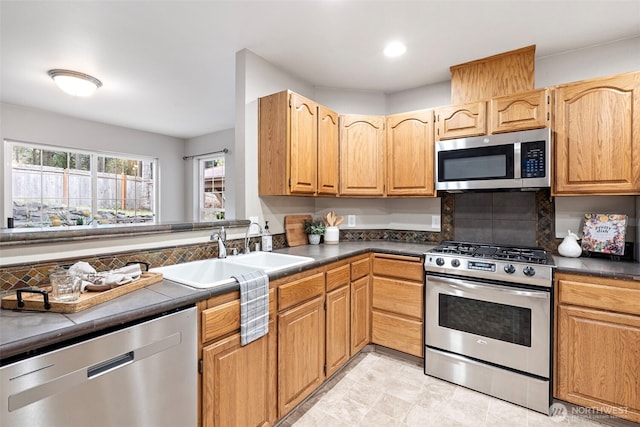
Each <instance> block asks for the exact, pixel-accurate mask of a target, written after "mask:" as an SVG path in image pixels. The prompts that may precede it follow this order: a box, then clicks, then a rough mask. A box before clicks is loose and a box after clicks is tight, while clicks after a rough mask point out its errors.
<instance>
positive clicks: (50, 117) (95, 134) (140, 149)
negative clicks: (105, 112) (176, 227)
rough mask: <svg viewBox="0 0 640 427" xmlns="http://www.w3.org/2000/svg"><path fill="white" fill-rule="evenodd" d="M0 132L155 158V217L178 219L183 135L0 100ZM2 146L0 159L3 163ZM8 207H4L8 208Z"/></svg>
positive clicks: (29, 139)
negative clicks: (157, 210) (157, 214)
mask: <svg viewBox="0 0 640 427" xmlns="http://www.w3.org/2000/svg"><path fill="white" fill-rule="evenodd" d="M0 117H1V124H2V126H1V129H0V137H1V138H2V139H3V140H4V139H12V140H16V141H23V142H33V143H41V144H50V145H56V146H62V147H71V148H82V149H89V150H107V151H109V152H112V153H123V154H138V155H142V156H149V157H155V158H157V159H158V167H159V171H160V174H159V182H160V189H161V192H160V195H159V199H160V203H159V205H160V220H161V221H162V222H171V221H180V222H182V221H184V212H183V205H184V197H183V195H184V166H183V160H182V156H183V155H184V141H183V140H182V139H179V138H173V137H170V136H165V135H160V134H156V133H151V132H143V131H138V130H134V129H129V128H124V127H120V126H112V125H107V124H104V123H98V122H93V121H89V120H83V119H77V118H74V117H70V116H65V115H61V114H55V113H51V112H49V111H44V110H38V109H34V108H27V107H22V106H17V105H12V104H5V103H0ZM5 160H6V161H7V162H9V161H10V159H4V149H2V150H0V161H2V163H1V164H4V162H5ZM2 187H3V188H2V189H0V191H2V194H3V196H2V197H1V198H0V203H1V205H0V209H1V212H2V213H3V219H2V224H3V225H5V224H6V223H7V220H6V216H5V215H4V212H5V204H8V203H10V200H9V201H8V200H7V198H8V197H7V195H5V194H4V185H3V186H2ZM9 209H10V208H9Z"/></svg>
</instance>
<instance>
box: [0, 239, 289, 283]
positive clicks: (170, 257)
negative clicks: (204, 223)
mask: <svg viewBox="0 0 640 427" xmlns="http://www.w3.org/2000/svg"><path fill="white" fill-rule="evenodd" d="M256 242H260V237H253V238H251V240H250V245H251V247H254V245H255V243H256ZM284 247H286V239H285V235H284V234H275V235H274V236H273V248H274V249H281V248H284ZM227 248H228V249H232V248H237V249H238V252H242V251H243V250H244V239H236V240H229V241H228V242H227ZM217 255H218V245H217V243H215V242H212V243H204V244H194V245H186V246H172V247H167V248H158V249H150V250H146V251H136V252H120V253H115V254H109V255H103V256H97V257H81V258H67V259H62V260H58V261H55V262H45V263H41V264H27V265H15V266H7V267H2V268H0V294H4V293H7V292H9V291H14V290H16V289H20V288H26V287H30V286H33V287H42V286H46V285H48V284H49V270H51V269H53V268H55V267H57V266H61V265H73V264H75V263H76V262H78V261H86V262H88V263H89V264H91V266H92V267H93V268H95V269H96V270H97V271H108V270H114V269H116V268H120V267H123V266H124V265H125V264H126V263H128V262H136V261H142V262H147V263H149V265H150V267H151V268H154V267H162V266H165V265H173V264H180V263H183V262H189V261H198V260H201V259H209V258H215V257H216V256H217Z"/></svg>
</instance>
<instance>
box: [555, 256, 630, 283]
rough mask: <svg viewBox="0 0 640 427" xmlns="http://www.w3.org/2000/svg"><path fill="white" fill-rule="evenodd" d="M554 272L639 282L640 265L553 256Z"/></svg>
mask: <svg viewBox="0 0 640 427" xmlns="http://www.w3.org/2000/svg"><path fill="white" fill-rule="evenodd" d="M553 260H554V261H555V263H556V271H558V272H561V273H575V274H585V275H588V276H599V277H611V278H615V279H627V280H640V263H638V262H631V261H611V260H610V259H606V258H586V257H580V258H565V257H563V256H560V255H554V256H553Z"/></svg>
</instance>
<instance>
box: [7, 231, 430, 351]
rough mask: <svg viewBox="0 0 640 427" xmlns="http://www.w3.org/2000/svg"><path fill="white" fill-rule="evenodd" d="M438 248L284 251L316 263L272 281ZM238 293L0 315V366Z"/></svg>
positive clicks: (194, 293) (349, 246)
mask: <svg viewBox="0 0 640 427" xmlns="http://www.w3.org/2000/svg"><path fill="white" fill-rule="evenodd" d="M433 246H434V245H424V244H413V243H394V242H387V241H376V242H353V243H351V242H341V243H340V244H338V245H317V246H314V245H307V246H298V247H293V248H285V249H281V250H277V251H275V252H279V253H288V254H294V255H303V256H309V257H312V258H314V259H315V261H314V262H312V263H309V264H306V265H304V266H301V267H294V268H290V269H287V270H282V271H280V272H277V273H274V274H270V275H269V278H270V279H271V280H275V279H277V278H280V277H283V276H286V275H290V274H294V273H297V272H300V271H302V270H305V269H308V268H313V267H318V266H322V265H325V264H328V263H331V262H334V261H338V260H340V259H343V258H347V257H350V256H354V255H358V254H361V253H367V252H369V251H371V250H375V251H376V252H382V253H390V254H398V255H417V256H420V255H422V254H423V253H424V252H425V251H427V250H428V249H429V248H431V247H433ZM238 289H239V285H238V284H237V283H234V284H230V285H226V286H219V287H216V288H213V289H195V288H191V287H189V286H184V285H180V284H178V283H175V282H172V281H169V280H164V281H162V282H160V283H156V284H153V285H150V286H147V287H145V288H143V289H139V290H136V291H134V292H131V293H128V294H126V295H123V296H120V297H118V298H115V299H113V300H111V301H108V302H105V303H103V304H99V305H97V306H95V307H92V308H89V309H86V310H83V311H80V312H78V313H73V314H61V313H46V312H33V311H11V310H0V360H5V359H8V358H13V357H14V356H18V355H23V354H25V353H27V352H32V351H34V350H37V349H40V348H43V347H46V346H49V345H54V344H59V343H62V342H64V341H67V340H71V339H74V338H78V337H80V336H83V335H88V334H91V333H94V332H97V331H101V330H105V329H108V328H111V327H116V326H119V325H123V324H126V323H129V322H133V321H136V320H139V319H143V318H145V317H148V316H153V315H157V314H160V313H163V312H165V311H170V310H173V309H176V308H179V307H184V306H189V305H194V304H195V303H196V302H198V301H202V300H204V299H207V298H210V297H212V296H215V295H220V294H224V293H227V292H231V291H234V290H238Z"/></svg>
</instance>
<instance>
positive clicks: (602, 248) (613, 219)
mask: <svg viewBox="0 0 640 427" xmlns="http://www.w3.org/2000/svg"><path fill="white" fill-rule="evenodd" d="M626 231H627V215H620V214H585V215H584V228H583V230H582V249H583V250H584V251H588V252H602V253H605V254H611V255H624V241H625V234H626Z"/></svg>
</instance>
